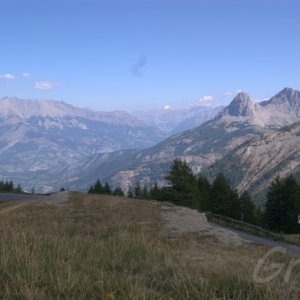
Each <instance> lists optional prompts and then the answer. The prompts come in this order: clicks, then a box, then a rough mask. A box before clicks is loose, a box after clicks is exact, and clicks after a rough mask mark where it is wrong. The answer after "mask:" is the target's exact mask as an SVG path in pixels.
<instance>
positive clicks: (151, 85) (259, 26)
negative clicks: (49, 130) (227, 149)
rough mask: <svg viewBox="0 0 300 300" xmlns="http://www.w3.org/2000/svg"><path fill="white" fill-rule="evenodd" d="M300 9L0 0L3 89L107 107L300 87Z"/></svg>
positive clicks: (170, 0)
mask: <svg viewBox="0 0 300 300" xmlns="http://www.w3.org/2000/svg"><path fill="white" fill-rule="evenodd" d="M299 12H300V1H289V0H282V1H279V0H278V1H275V0H273V1H272V0H265V1H264V0H260V1H255V0H252V1H250V0H249V1H243V0H239V1H233V0H231V1H230V0H228V1H226V0H223V1H222V0H219V1H214V0H211V1H201V0H199V1H192V0H181V1H180V0H178V1H176V0H139V1H126V0H119V1H112V0H109V1H108V0H107V1H104V0H103V1H101V0H98V1H96V0H94V1H93V0H36V1H34V0H20V1H17V0H0V37H1V43H0V62H1V63H0V97H3V96H7V95H9V96H18V97H21V98H40V99H55V100H64V101H66V102H68V103H72V104H75V105H80V106H86V107H91V108H96V109H104V110H113V109H127V110H132V109H143V108H150V107H159V106H164V105H166V104H169V105H172V104H174V103H192V102H195V101H198V100H199V99H200V102H201V101H203V102H206V103H210V102H211V101H213V102H212V103H213V104H215V105H216V104H220V103H228V102H229V101H230V100H231V99H232V97H233V94H235V93H236V91H237V90H244V91H247V92H249V93H250V95H251V96H252V97H253V99H265V98H268V97H270V96H272V95H273V94H275V93H276V92H278V91H279V90H280V89H282V88H283V87H285V86H289V87H293V88H296V89H300V82H299V80H300V17H299ZM204 96H206V97H204Z"/></svg>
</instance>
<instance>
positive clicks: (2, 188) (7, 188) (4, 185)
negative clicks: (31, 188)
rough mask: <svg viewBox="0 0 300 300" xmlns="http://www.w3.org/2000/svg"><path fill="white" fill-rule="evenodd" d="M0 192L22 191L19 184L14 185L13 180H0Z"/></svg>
mask: <svg viewBox="0 0 300 300" xmlns="http://www.w3.org/2000/svg"><path fill="white" fill-rule="evenodd" d="M0 193H22V188H21V185H20V184H18V185H17V186H15V185H14V183H13V181H12V180H11V181H8V180H6V181H2V180H1V181H0Z"/></svg>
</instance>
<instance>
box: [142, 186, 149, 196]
mask: <svg viewBox="0 0 300 300" xmlns="http://www.w3.org/2000/svg"><path fill="white" fill-rule="evenodd" d="M149 198H150V193H149V191H148V189H147V187H146V186H144V188H143V191H142V199H149Z"/></svg>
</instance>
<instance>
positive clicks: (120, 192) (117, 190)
mask: <svg viewBox="0 0 300 300" xmlns="http://www.w3.org/2000/svg"><path fill="white" fill-rule="evenodd" d="M112 194H113V195H114V196H120V197H123V196H124V192H123V190H122V189H121V188H120V187H116V188H115V189H114V191H113V193H112Z"/></svg>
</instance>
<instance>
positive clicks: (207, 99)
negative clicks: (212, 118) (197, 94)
mask: <svg viewBox="0 0 300 300" xmlns="http://www.w3.org/2000/svg"><path fill="white" fill-rule="evenodd" d="M213 101H214V98H213V96H203V97H201V98H200V99H198V100H197V101H196V102H195V103H194V105H205V106H212V104H213Z"/></svg>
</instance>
